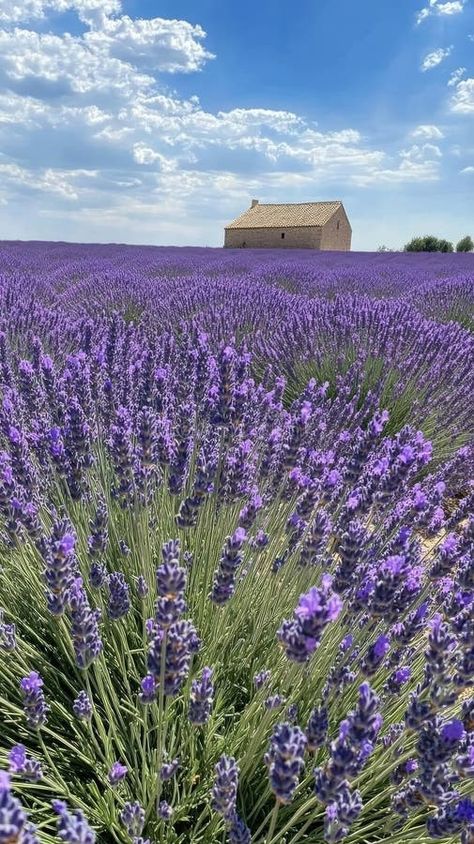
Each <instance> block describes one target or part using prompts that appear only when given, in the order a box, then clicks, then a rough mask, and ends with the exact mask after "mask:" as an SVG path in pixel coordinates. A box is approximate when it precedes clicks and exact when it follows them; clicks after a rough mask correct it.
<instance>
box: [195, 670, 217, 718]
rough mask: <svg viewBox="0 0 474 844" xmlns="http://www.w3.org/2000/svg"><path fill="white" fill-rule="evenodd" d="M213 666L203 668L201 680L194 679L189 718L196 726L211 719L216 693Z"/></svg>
mask: <svg viewBox="0 0 474 844" xmlns="http://www.w3.org/2000/svg"><path fill="white" fill-rule="evenodd" d="M212 674H213V672H212V668H207V667H206V668H203V670H202V675H201V679H200V680H193V682H192V684H191V696H190V704H189V720H190V722H191V724H194V725H195V726H201V725H202V724H207V722H208V721H209V718H210V715H211V710H212V702H213V695H214V685H213V683H212Z"/></svg>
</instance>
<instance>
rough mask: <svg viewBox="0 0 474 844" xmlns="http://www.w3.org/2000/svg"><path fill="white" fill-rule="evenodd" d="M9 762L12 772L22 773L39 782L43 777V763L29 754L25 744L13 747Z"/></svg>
mask: <svg viewBox="0 0 474 844" xmlns="http://www.w3.org/2000/svg"><path fill="white" fill-rule="evenodd" d="M8 762H9V768H8V769H9V771H10V773H11V774H20V776H22V777H24V778H25V780H28V781H30V782H38V781H39V780H40V779H42V777H43V772H42V770H41V763H40V762H38V761H37V760H36V759H31V758H29V757H28V756H27V754H26V747H25V746H24V745H23V744H16V745H15V746H14V747H12V749H11V750H10V753H9V754H8Z"/></svg>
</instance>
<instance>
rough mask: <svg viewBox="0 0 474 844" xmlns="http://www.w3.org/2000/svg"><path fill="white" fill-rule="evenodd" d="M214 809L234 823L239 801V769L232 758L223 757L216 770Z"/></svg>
mask: <svg viewBox="0 0 474 844" xmlns="http://www.w3.org/2000/svg"><path fill="white" fill-rule="evenodd" d="M214 771H215V779H214V785H213V788H212V804H211V805H212V808H213V809H214V811H215V812H218V814H219V815H222V817H223V818H224V819H225V820H227V821H232V819H233V817H234V814H235V806H236V801H237V788H238V784H239V767H238V765H237V762H236V761H235V759H234V758H233V757H232V756H221V758H220V759H219V761H218V763H217V765H216V766H215V768H214Z"/></svg>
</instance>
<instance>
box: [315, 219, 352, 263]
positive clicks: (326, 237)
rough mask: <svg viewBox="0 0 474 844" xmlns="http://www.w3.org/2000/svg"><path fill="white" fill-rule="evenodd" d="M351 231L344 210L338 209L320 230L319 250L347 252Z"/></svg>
mask: <svg viewBox="0 0 474 844" xmlns="http://www.w3.org/2000/svg"><path fill="white" fill-rule="evenodd" d="M351 239H352V230H351V226H350V223H349V220H348V219H347V216H346V212H345V211H344V208H339V209H338V210H337V211H336V213H335V214H333V215H332V217H331V219H330V220H328V222H327V223H326V225H325V226H323V229H322V236H321V246H320V247H319V248H320V249H323V250H326V249H327V250H328V251H331V250H333V251H336V250H338V251H340V252H349V251H350V248H351Z"/></svg>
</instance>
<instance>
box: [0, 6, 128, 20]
mask: <svg viewBox="0 0 474 844" xmlns="http://www.w3.org/2000/svg"><path fill="white" fill-rule="evenodd" d="M120 9H121V4H120V0H2V6H1V8H0V23H18V22H20V21H34V20H35V19H37V20H38V19H42V18H45V17H46V15H47V14H48V13H50V12H68V11H70V10H73V11H75V12H77V14H78V16H79V18H80V20H82V21H84V22H86V23H90V24H95V23H100V22H103V21H104V20H105V19H106V18H107V17H108V16H109V15H111V14H114V13H115V12H119V11H120Z"/></svg>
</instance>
